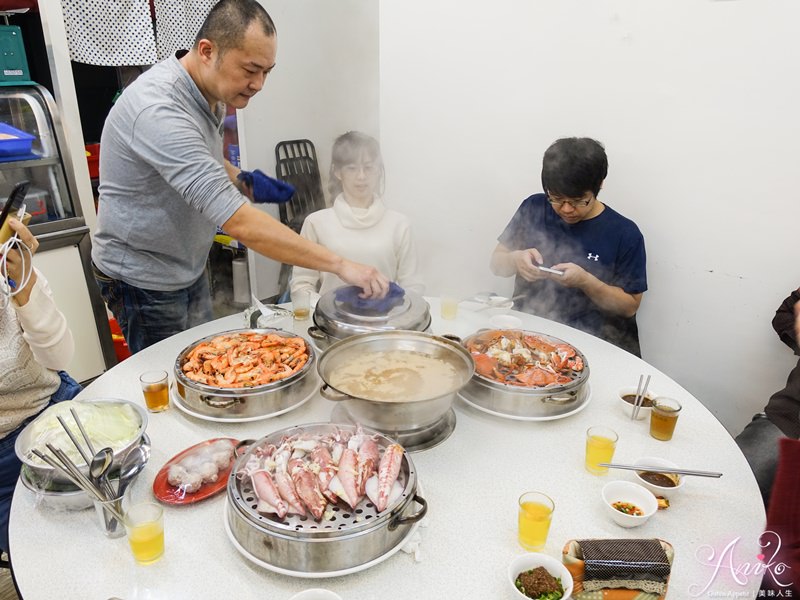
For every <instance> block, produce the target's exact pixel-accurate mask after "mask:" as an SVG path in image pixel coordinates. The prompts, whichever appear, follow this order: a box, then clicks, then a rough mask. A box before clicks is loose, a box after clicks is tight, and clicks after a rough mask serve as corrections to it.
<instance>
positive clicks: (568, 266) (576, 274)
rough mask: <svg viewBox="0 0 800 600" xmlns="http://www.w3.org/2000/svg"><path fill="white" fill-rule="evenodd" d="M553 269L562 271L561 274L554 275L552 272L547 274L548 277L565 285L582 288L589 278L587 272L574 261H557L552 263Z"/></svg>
mask: <svg viewBox="0 0 800 600" xmlns="http://www.w3.org/2000/svg"><path fill="white" fill-rule="evenodd" d="M553 268H554V269H557V270H559V271H563V272H564V274H563V275H556V274H554V273H550V274H548V277H549V278H550V279H552V280H553V281H556V282H558V283H560V284H561V285H563V286H565V287H570V288H582V287H584V286H585V285H586V283H587V282H588V280H589V277H590V275H589V273H588V272H587V271H586V270H585V269H584V268H583V267H579V266H578V265H576V264H575V263H559V264H557V265H553Z"/></svg>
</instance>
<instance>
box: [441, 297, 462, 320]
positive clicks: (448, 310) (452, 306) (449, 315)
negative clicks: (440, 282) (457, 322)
mask: <svg viewBox="0 0 800 600" xmlns="http://www.w3.org/2000/svg"><path fill="white" fill-rule="evenodd" d="M441 305H442V310H441V315H442V318H443V319H447V320H453V319H455V318H456V317H457V316H458V298H452V297H447V296H443V297H442V299H441Z"/></svg>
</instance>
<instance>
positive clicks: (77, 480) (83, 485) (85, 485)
mask: <svg viewBox="0 0 800 600" xmlns="http://www.w3.org/2000/svg"><path fill="white" fill-rule="evenodd" d="M48 447H49V448H50V451H51V452H53V451H54V450H57V451H58V452H61V451H60V450H58V449H57V448H53V447H52V446H50V444H48ZM31 452H32V453H33V454H35V455H36V456H38V457H39V458H40V459H42V460H43V461H44V462H46V463H47V464H48V465H50V466H51V467H53V468H54V469H56V470H58V471H61V472H62V473H64V475H66V477H67V479H69V480H70V481H71V482H72V483H74V484H75V485H77V486H78V487H79V488H80V489H82V490H83V491H84V492H86V493H87V494H89V496H90V497H91V496H94V498H96V499H97V500H99V501H101V502H106V501H107V499H106V498H105V497H104V496H103V495H102V493H101V492H100V490H98V489H97V487H96V486H94V485H93V484H92V483H91V482H90V481H89V480H87V479H86V478H85V477H83V474H82V473H81V472H80V471H78V472H77V474H78V475H80V476H81V477H77V476H76V474H75V473H74V472H73V471H72V470H71V469H70V468H68V467H67V465H66V463H65V464H64V465H61V464H59V462H58V461H56V460H54V459H52V458H51V457H49V456H47V455H46V454H43V453H41V452H39V451H38V450H37V449H35V448H33V449H32V450H31ZM53 453H54V454H56V452H53ZM62 454H63V453H62ZM56 456H58V454H56ZM65 456H66V455H65ZM59 460H61V458H60V457H59ZM67 461H69V458H67ZM69 462H70V464H72V465H73V466H74V463H72V462H71V461H69ZM108 510H109V511H110V512H112V513H113V514H114V516H115V517H117V518H118V519H120V520H122V515H121V514H120V513H119V512H118V511H117V510H115V509H114V508H113V507H110V506H109V507H108Z"/></svg>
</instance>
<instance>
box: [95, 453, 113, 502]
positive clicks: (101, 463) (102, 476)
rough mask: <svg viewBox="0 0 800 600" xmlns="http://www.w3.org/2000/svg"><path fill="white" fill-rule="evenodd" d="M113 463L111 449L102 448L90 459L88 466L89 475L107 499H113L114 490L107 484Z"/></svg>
mask: <svg viewBox="0 0 800 600" xmlns="http://www.w3.org/2000/svg"><path fill="white" fill-rule="evenodd" d="M113 462H114V451H113V450H112V449H111V448H102V449H100V450H98V451H97V454H95V455H94V456H93V457H92V460H91V464H90V465H89V475H90V476H91V477H92V479H93V480H94V481H95V482H96V483H97V486H98V487H100V489H102V490H103V492H105V494H106V495H107V496H108V498H109V499H111V498H113V497H114V490H112V489H111V486H110V485H109V483H108V472H109V471H110V470H111V465H112V463H113Z"/></svg>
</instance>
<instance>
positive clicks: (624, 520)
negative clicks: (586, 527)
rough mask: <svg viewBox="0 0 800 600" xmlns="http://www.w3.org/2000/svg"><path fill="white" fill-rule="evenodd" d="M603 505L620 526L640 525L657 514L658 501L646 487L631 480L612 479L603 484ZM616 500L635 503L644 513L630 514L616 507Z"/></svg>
mask: <svg viewBox="0 0 800 600" xmlns="http://www.w3.org/2000/svg"><path fill="white" fill-rule="evenodd" d="M602 496H603V505H604V506H605V511H606V513H608V516H609V517H611V520H612V521H614V522H615V523H616V524H617V525H619V526H620V527H639V526H640V525H644V524H645V523H647V521H648V519H650V517H652V516H653V515H654V514H656V511H657V510H658V501H657V500H656V497H655V496H654V495H653V494H652V493H651V492H650V491H649V490H648V489H646V488H644V487H642V486H641V485H639V484H638V483H632V482H630V481H610V482H608V483H607V484H605V486H603V491H602ZM616 502H625V503H628V504H633V505H634V506H637V507H638V508H640V509H641V510H642V512H643V513H644V514H642V515H629V514H626V513H624V512H621V511H619V510H617V509H616V508H614V506H613V504H614V503H616Z"/></svg>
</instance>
